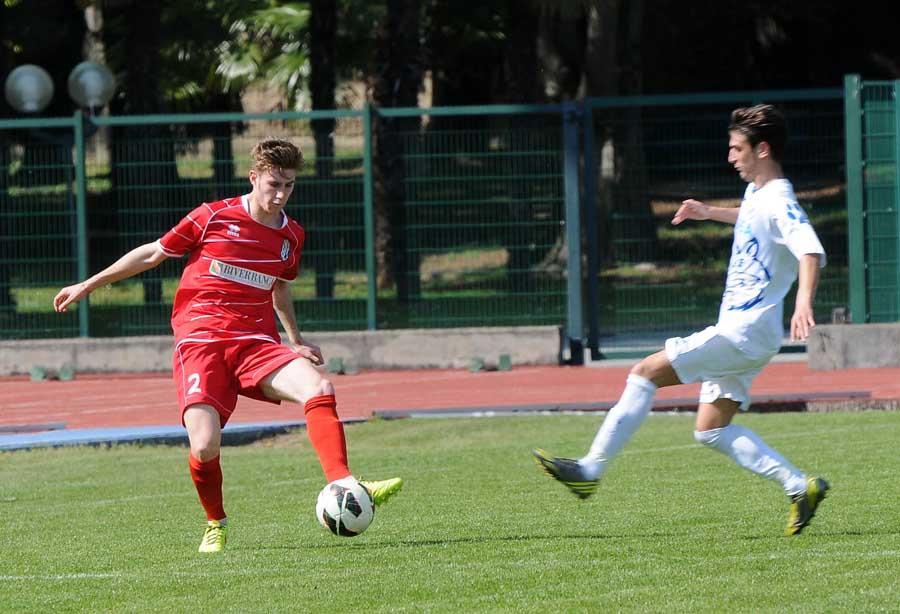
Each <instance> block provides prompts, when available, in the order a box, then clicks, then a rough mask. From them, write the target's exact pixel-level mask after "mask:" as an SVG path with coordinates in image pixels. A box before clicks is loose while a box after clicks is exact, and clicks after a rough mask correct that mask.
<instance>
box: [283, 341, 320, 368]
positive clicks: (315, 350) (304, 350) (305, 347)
mask: <svg viewBox="0 0 900 614" xmlns="http://www.w3.org/2000/svg"><path fill="white" fill-rule="evenodd" d="M291 347H292V348H293V350H294V351H295V352H297V353H298V354H300V355H301V356H303V358H306V359H307V360H308V361H310V362H311V363H313V364H314V365H321V364H322V363H324V362H325V359H324V358H323V357H322V349H321V348H320V347H319V346H318V345H316V344H314V343H308V342H306V341H301V342H300V343H294V344H292V345H291Z"/></svg>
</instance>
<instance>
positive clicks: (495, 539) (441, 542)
mask: <svg viewBox="0 0 900 614" xmlns="http://www.w3.org/2000/svg"><path fill="white" fill-rule="evenodd" d="M679 535H682V534H681V533H677V532H656V533H641V534H632V533H629V534H621V535H616V534H600V533H583V534H566V535H497V536H472V537H455V538H448V539H401V540H399V541H379V542H367V541H348V540H346V539H337V540H336V541H334V542H332V543H327V544H297V545H274V544H273V545H263V546H254V547H251V548H246V549H247V550H331V549H334V548H346V547H350V548H356V549H360V550H378V549H384V548H397V547H411V548H419V547H423V546H424V547H430V546H452V545H465V544H487V543H502V542H539V541H564V540H610V541H612V540H634V539H648V538H649V539H652V538H667V537H668V538H671V537H677V536H679Z"/></svg>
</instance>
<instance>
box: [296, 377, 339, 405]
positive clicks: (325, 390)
mask: <svg viewBox="0 0 900 614" xmlns="http://www.w3.org/2000/svg"><path fill="white" fill-rule="evenodd" d="M333 394H334V386H332V384H331V381H329V380H327V379H325V378H324V377H321V376H317V377H316V378H315V379H313V380H311V381H308V382H304V383H303V385H302V386H300V389H299V390H298V391H297V394H296V397H297V399H296V400H297V401H299V402H301V403H306V402H307V401H308V400H310V399H312V398H314V397H321V396H327V395H333Z"/></svg>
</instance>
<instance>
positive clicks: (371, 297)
mask: <svg viewBox="0 0 900 614" xmlns="http://www.w3.org/2000/svg"><path fill="white" fill-rule="evenodd" d="M362 121H363V207H364V209H363V217H364V220H365V235H366V236H365V249H366V325H367V327H368V329H369V330H375V329H376V328H378V322H377V319H376V318H377V313H376V310H375V306H376V300H377V297H378V294H377V287H376V277H377V275H378V272H377V271H376V270H375V204H374V201H373V198H372V181H373V175H372V106H371V105H370V104H369V103H368V102H367V103H366V104H365V107H363V116H362Z"/></svg>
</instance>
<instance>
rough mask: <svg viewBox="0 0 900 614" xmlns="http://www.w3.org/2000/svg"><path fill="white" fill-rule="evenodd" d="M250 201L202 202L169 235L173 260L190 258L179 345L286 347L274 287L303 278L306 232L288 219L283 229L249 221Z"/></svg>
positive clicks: (180, 302) (176, 326)
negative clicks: (224, 342)
mask: <svg viewBox="0 0 900 614" xmlns="http://www.w3.org/2000/svg"><path fill="white" fill-rule="evenodd" d="M249 207H250V204H249V198H248V197H247V196H237V197H235V198H227V199H225V200H220V201H217V202H214V203H203V204H202V205H200V206H199V207H197V208H196V209H194V210H193V211H191V212H190V213H188V214H187V215H186V216H185V217H184V219H182V220H181V221H180V222H179V223H178V224H177V225H176V226H175V227H174V228H173V229H172V230H170V231H169V232H167V233H166V234H165V235H164V236H163V237H162V238H161V239H159V245H160V247H161V248H162V250H163V252H164V253H165V254H166V255H167V256H174V257H180V256H184V255H185V254H190V258H189V259H188V263H187V266H185V267H184V273H183V274H182V276H181V282H180V283H179V284H178V290H177V291H176V293H175V304H174V305H173V306H172V330H173V331H174V332H175V339H176V342H180V341H217V340H220V339H254V338H257V339H264V340H273V341H276V342H279V343H280V337H279V336H278V328H277V326H276V323H275V308H274V306H273V304H272V287H273V286H274V285H275V281H276V280H278V279H280V280H284V281H291V280H292V279H294V278H296V277H297V269H298V266H299V264H300V250H301V248H302V247H303V240H304V237H305V233H304V232H303V227H301V226H300V224H298V223H297V222H295V221H294V220H292V219H291V218H289V217H288V216H287V215H285V214H284V213H282V216H283V221H282V224H281V227H280V228H271V227H269V226H266V225H264V224H261V223H259V222H257V221H256V220H254V219H253V218H252V217H251V216H250V208H249Z"/></svg>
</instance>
